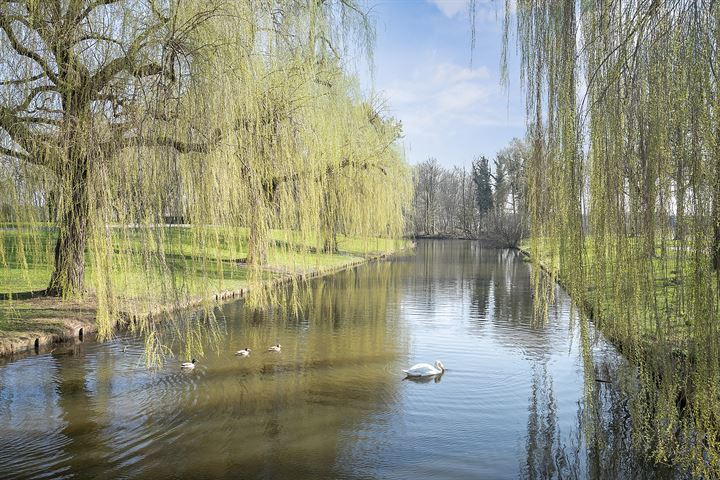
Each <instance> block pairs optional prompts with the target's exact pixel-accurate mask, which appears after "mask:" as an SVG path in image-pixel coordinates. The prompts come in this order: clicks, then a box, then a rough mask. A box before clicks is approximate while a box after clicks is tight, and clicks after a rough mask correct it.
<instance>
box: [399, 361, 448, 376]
mask: <svg viewBox="0 0 720 480" xmlns="http://www.w3.org/2000/svg"><path fill="white" fill-rule="evenodd" d="M403 372H404V373H405V375H407V376H408V377H429V376H432V375H442V374H443V373H445V365H443V364H442V362H441V361H440V360H436V361H435V365H434V366H433V365H430V364H429V363H418V364H417V365H413V366H412V367H410V368H408V369H407V370H403Z"/></svg>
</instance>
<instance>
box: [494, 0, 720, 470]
mask: <svg viewBox="0 0 720 480" xmlns="http://www.w3.org/2000/svg"><path fill="white" fill-rule="evenodd" d="M512 3H516V7H517V8H516V10H515V6H514V5H511V2H508V3H507V8H506V17H505V35H506V50H507V46H508V43H509V38H510V36H509V34H510V33H511V32H513V31H514V32H515V33H516V34H517V44H518V47H519V51H520V56H521V70H522V78H523V82H524V85H525V88H526V91H527V102H526V104H527V109H528V110H527V114H528V125H529V134H530V139H531V142H532V152H531V155H530V160H529V162H528V168H527V178H528V190H527V199H528V201H527V204H528V208H529V215H530V219H531V228H532V240H531V248H532V251H533V254H534V258H535V261H536V267H537V266H538V265H537V262H539V261H540V260H541V259H542V261H543V262H545V264H546V265H547V266H550V267H551V270H552V271H553V272H555V273H557V272H558V271H561V272H562V277H563V278H562V279H563V284H564V285H565V286H566V287H567V288H568V289H569V290H570V292H571V294H572V295H573V297H574V298H575V299H576V301H577V302H578V304H580V305H591V306H592V307H593V309H592V312H593V314H594V318H595V321H596V323H597V324H598V325H599V326H600V328H601V329H602V331H603V332H604V333H605V334H606V335H607V336H608V337H610V338H611V339H612V340H613V341H614V343H615V344H616V345H618V346H620V347H621V350H622V353H623V354H625V356H626V357H627V358H629V359H630V360H631V361H632V362H634V363H635V364H636V365H637V366H638V368H639V382H638V383H639V385H640V386H639V387H637V388H638V389H639V391H636V392H635V394H634V395H633V396H632V398H633V400H632V403H631V407H632V411H633V428H634V431H635V432H636V436H635V438H636V440H637V443H638V446H639V447H641V448H643V449H646V451H647V452H648V453H649V454H650V455H651V456H652V457H653V458H654V459H655V460H656V461H658V462H672V463H674V464H676V465H679V466H683V467H686V468H688V469H692V471H693V473H694V474H695V475H702V476H707V477H713V476H717V474H718V470H717V466H718V455H719V451H720V444H719V443H718V438H720V430H719V428H720V427H719V424H718V418H720V397H718V395H717V391H718V385H720V357H719V354H720V349H718V342H717V338H718V325H719V324H718V321H717V320H718V312H719V311H720V309H719V306H720V305H719V302H720V300H719V298H720V295H719V294H718V292H719V286H718V282H719V279H720V268H719V267H720V141H718V139H719V138H720V109H719V108H720V103H719V102H720V91H718V86H719V85H720V82H718V77H717V74H718V71H720V70H719V69H718V67H719V65H718V40H719V39H720V3H718V2H713V1H690V0H687V1H685V0H681V1H673V2H666V1H638V2H618V1H614V0H607V1H605V0H601V1H596V2H582V1H575V0H564V1H538V0H519V1H517V2H512ZM513 12H514V13H513ZM535 270H536V271H539V268H536V269H535ZM540 281H541V276H540V275H538V277H537V282H538V287H539V286H540V283H539V282H540ZM585 331H587V330H585ZM586 339H587V337H586ZM588 348H590V347H588ZM587 388H588V390H589V391H592V390H595V389H597V388H598V387H597V386H596V385H595V384H594V382H593V381H592V379H591V380H590V382H589V383H588V385H587ZM632 388H636V387H632ZM710 392H712V393H710ZM588 411H589V412H591V411H592V409H589V410H588Z"/></svg>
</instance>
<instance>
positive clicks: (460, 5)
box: [428, 0, 470, 18]
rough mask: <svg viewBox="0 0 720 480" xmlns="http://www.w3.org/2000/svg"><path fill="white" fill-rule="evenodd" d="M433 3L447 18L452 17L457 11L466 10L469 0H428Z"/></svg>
mask: <svg viewBox="0 0 720 480" xmlns="http://www.w3.org/2000/svg"><path fill="white" fill-rule="evenodd" d="M428 2H430V3H431V4H433V5H435V6H436V7H437V8H439V9H440V11H441V12H442V13H443V14H444V15H445V16H446V17H448V18H452V17H454V16H455V15H457V14H458V13H461V12H467V11H468V4H469V3H470V0H428Z"/></svg>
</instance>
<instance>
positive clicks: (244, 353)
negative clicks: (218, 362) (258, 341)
mask: <svg viewBox="0 0 720 480" xmlns="http://www.w3.org/2000/svg"><path fill="white" fill-rule="evenodd" d="M250 352H252V350H250V349H249V348H243V349H242V350H238V351H237V352H235V355H237V356H238V357H247V356H249V355H250Z"/></svg>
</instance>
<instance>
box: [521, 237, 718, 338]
mask: <svg viewBox="0 0 720 480" xmlns="http://www.w3.org/2000/svg"><path fill="white" fill-rule="evenodd" d="M630 242H631V241H630ZM540 245H542V247H541V248H540V250H539V252H537V251H536V252H531V254H532V255H535V256H537V259H538V260H539V262H540V264H542V265H543V266H544V267H545V268H547V269H548V270H550V271H553V272H555V273H557V274H558V276H559V278H560V279H562V278H563V274H564V271H565V270H566V269H567V268H568V267H567V266H564V265H561V263H560V259H559V257H558V256H557V255H552V253H551V252H552V248H551V247H550V245H549V244H547V243H544V242H540ZM630 246H631V247H633V248H632V251H631V254H630V255H629V258H628V257H627V256H626V257H625V259H624V260H615V261H614V263H615V265H614V266H613V267H612V270H613V271H615V272H616V274H615V275H614V276H610V278H609V281H608V279H606V281H604V282H603V281H602V280H601V272H602V271H603V268H606V267H603V266H601V265H599V264H598V262H597V261H596V259H595V256H596V254H597V250H596V247H597V246H596V245H595V244H594V243H593V239H592V238H586V239H585V249H584V257H583V266H584V269H585V272H586V275H585V277H586V279H587V280H586V283H585V284H584V285H583V292H582V293H583V296H584V297H585V301H586V302H587V303H588V304H589V306H590V307H591V308H592V310H593V313H594V317H595V319H596V320H597V321H598V323H600V324H601V327H602V328H603V330H604V331H605V332H606V334H609V335H610V336H611V337H618V336H627V335H619V334H618V332H616V331H613V328H615V327H617V328H624V329H626V330H632V334H633V335H638V336H639V337H640V338H642V339H643V341H647V342H656V341H658V340H662V341H665V342H669V343H670V344H681V343H682V342H683V341H685V340H687V338H688V337H689V336H691V331H692V329H693V328H694V326H695V323H696V322H695V321H694V320H693V319H692V318H690V316H689V315H688V312H687V308H686V306H685V305H684V304H683V302H687V301H688V298H689V297H688V295H689V293H688V292H689V289H690V286H689V285H690V283H691V282H692V281H693V278H694V272H695V265H693V261H694V260H693V256H692V255H689V254H687V255H681V256H678V255H677V249H678V248H680V247H681V245H680V244H679V243H678V242H677V241H675V240H665V241H664V242H662V243H660V242H658V244H657V247H656V249H655V255H654V256H653V258H652V262H648V261H647V258H648V256H647V255H646V254H645V253H643V250H642V249H641V248H636V246H633V245H630ZM520 248H521V249H523V250H525V251H526V252H530V251H531V245H530V243H529V242H525V243H524V244H522V245H521V246H520ZM610 258H612V257H610ZM573 261H575V260H573ZM705 261H707V262H708V263H709V258H708V259H706V260H705ZM707 288H709V289H711V290H712V293H711V295H715V296H717V295H718V290H717V282H708V284H707ZM629 292H633V293H632V294H630V293H629ZM620 316H626V317H632V322H631V324H630V325H615V323H616V322H615V320H616V318H615V317H620ZM625 323H630V322H627V321H626V322H625Z"/></svg>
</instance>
